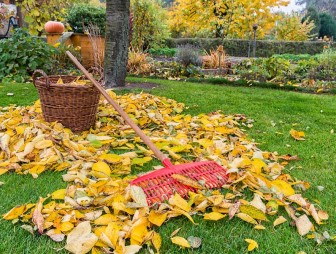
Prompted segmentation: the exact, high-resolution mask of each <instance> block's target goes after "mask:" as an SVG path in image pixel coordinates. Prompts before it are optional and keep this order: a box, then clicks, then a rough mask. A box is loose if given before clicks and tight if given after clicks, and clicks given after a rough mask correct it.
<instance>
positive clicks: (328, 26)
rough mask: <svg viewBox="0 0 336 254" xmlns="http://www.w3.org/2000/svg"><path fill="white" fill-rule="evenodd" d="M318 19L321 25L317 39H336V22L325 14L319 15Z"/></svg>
mask: <svg viewBox="0 0 336 254" xmlns="http://www.w3.org/2000/svg"><path fill="white" fill-rule="evenodd" d="M319 18H320V24H321V27H320V32H319V37H324V36H327V37H329V38H331V37H334V39H336V20H335V19H334V18H333V17H332V16H331V15H329V14H327V13H322V14H320V16H319Z"/></svg>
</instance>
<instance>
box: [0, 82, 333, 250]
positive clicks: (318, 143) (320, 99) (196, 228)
mask: <svg viewBox="0 0 336 254" xmlns="http://www.w3.org/2000/svg"><path fill="white" fill-rule="evenodd" d="M128 80H129V81H131V82H138V83H139V82H145V81H148V82H155V83H157V84H158V85H159V86H158V87H157V88H155V89H151V90H149V91H146V92H150V93H152V94H155V95H159V96H165V97H168V98H172V99H175V100H177V101H179V102H184V103H185V104H186V105H187V106H188V109H187V110H186V111H185V113H188V114H192V115H197V114H200V113H209V112H212V111H216V110H222V111H223V112H224V113H225V114H237V113H239V114H245V115H246V116H247V117H248V118H251V119H254V123H253V125H254V126H253V127H252V128H247V127H245V128H244V129H245V130H246V132H247V133H248V134H249V136H250V139H251V140H252V139H253V140H255V142H257V143H259V147H260V148H261V149H262V150H268V151H278V153H279V154H288V153H289V154H293V155H298V156H299V157H300V159H301V160H299V161H296V162H291V163H290V164H289V165H288V166H287V171H288V172H290V174H291V175H293V176H295V177H297V178H298V179H300V180H306V181H308V182H310V183H311V188H310V189H309V190H308V191H307V192H306V193H305V196H306V197H308V198H309V199H310V200H314V202H315V203H320V205H321V207H322V208H323V209H324V210H327V211H328V213H329V215H330V219H329V221H327V223H326V224H325V225H322V226H320V227H319V228H318V230H319V231H320V232H323V231H328V232H329V234H330V235H335V234H336V231H335V228H336V219H335V215H336V211H335V203H334V202H333V201H334V200H335V198H336V197H335V193H336V187H335V184H334V179H335V177H336V173H335V168H336V157H335V154H336V147H335V145H334V144H335V142H336V134H334V133H333V130H336V124H335V123H336V114H335V113H334V109H335V108H336V101H335V97H334V96H331V95H311V94H302V93H295V92H285V91H279V90H270V89H262V88H252V87H251V88H247V87H230V86H218V85H209V84H193V83H187V82H177V81H164V80H152V79H149V80H146V79H139V78H129V79H128ZM136 91H137V92H140V91H141V90H140V89H137V90H136ZM124 92H127V91H126V90H122V91H118V93H124ZM7 93H14V95H13V96H7ZM0 97H1V100H0V106H6V105H8V104H11V103H16V104H18V105H27V104H31V103H32V102H33V101H34V100H36V99H37V93H36V90H35V89H34V87H33V85H32V84H1V85H0ZM291 128H294V129H296V130H300V131H304V132H305V134H306V140H305V141H295V140H294V139H293V138H292V137H290V135H289V131H290V129H291ZM0 181H2V182H4V183H5V184H4V185H2V186H1V187H0V199H1V200H2V202H1V203H0V214H3V213H5V212H6V211H8V210H9V209H11V208H12V207H14V206H16V205H19V204H22V203H26V202H36V201H37V200H38V197H39V196H46V195H47V194H48V193H51V192H53V191H54V190H56V189H58V188H62V187H63V188H64V187H65V186H66V183H64V182H62V179H61V173H51V172H47V173H44V174H42V175H40V176H39V177H38V178H37V179H32V177H31V176H23V175H15V174H5V175H2V176H0ZM317 186H323V187H324V190H323V191H319V190H318V188H317ZM283 215H284V216H286V217H287V218H288V216H287V215H286V214H285V213H283ZM194 219H195V221H196V222H197V223H199V224H198V225H192V224H191V223H190V222H189V221H188V220H187V219H186V218H177V219H172V220H170V221H168V222H167V223H166V224H165V225H163V226H162V227H161V228H159V229H158V231H159V232H160V233H161V235H162V237H163V246H162V249H161V252H162V253H207V254H210V253H213V254H217V253H246V252H247V247H246V246H247V244H246V242H245V241H244V239H246V238H252V239H254V240H256V241H257V242H258V243H259V249H258V250H256V251H254V252H256V253H298V252H299V251H304V252H306V253H307V254H308V253H333V252H334V251H335V250H334V249H335V242H328V243H323V244H322V245H316V244H315V242H314V241H313V240H308V239H307V238H306V237H300V235H299V234H298V233H297V232H296V229H295V227H292V226H289V225H288V223H285V224H283V225H280V226H278V227H277V228H273V226H272V223H271V222H270V223H268V224H267V229H266V230H264V231H257V230H254V229H253V226H252V225H250V224H247V223H245V222H242V221H241V220H238V219H233V220H231V221H228V220H226V219H224V220H221V221H219V222H211V221H204V220H203V219H202V218H201V217H199V216H194ZM273 219H274V218H273ZM179 227H182V229H181V231H180V233H179V235H180V236H184V237H188V236H191V235H193V236H198V237H201V238H202V241H203V244H202V247H201V248H200V249H198V250H180V248H179V247H178V246H176V245H172V244H171V241H170V240H169V236H170V234H171V233H172V232H173V231H174V230H175V229H177V228H179ZM0 239H1V242H0V253H13V254H16V253H53V252H55V253H56V251H54V248H62V247H63V245H64V244H56V243H53V242H52V241H51V240H49V239H48V238H47V237H45V236H43V237H36V236H35V237H33V236H32V235H30V234H29V233H28V232H27V231H24V230H23V229H21V228H20V227H19V225H15V226H13V225H12V224H11V223H9V222H7V221H3V220H1V221H0ZM58 253H66V251H64V250H61V251H60V252H58ZM142 253H148V251H146V250H145V251H142Z"/></svg>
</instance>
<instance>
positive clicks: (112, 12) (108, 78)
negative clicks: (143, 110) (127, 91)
mask: <svg viewBox="0 0 336 254" xmlns="http://www.w3.org/2000/svg"><path fill="white" fill-rule="evenodd" d="M129 20H130V0H106V35H105V60H104V61H105V62H104V75H105V85H106V87H115V86H125V78H126V65H127V58H128V46H129V30H130V22H129Z"/></svg>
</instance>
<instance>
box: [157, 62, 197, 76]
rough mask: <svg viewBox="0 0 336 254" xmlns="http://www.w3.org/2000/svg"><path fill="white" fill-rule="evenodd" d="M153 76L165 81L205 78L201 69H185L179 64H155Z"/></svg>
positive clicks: (191, 67)
mask: <svg viewBox="0 0 336 254" xmlns="http://www.w3.org/2000/svg"><path fill="white" fill-rule="evenodd" d="M151 76H154V77H158V78H165V79H178V80H180V79H183V78H190V77H203V74H202V70H201V68H200V67H197V66H194V65H189V66H187V67H185V66H184V65H183V64H181V63H178V62H156V61H155V62H153V66H152V72H151Z"/></svg>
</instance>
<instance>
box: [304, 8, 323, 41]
mask: <svg viewBox="0 0 336 254" xmlns="http://www.w3.org/2000/svg"><path fill="white" fill-rule="evenodd" d="M306 20H309V21H313V22H314V25H315V27H314V29H312V30H311V32H310V33H311V35H314V34H315V35H318V34H319V32H320V27H321V24H320V17H319V14H318V12H317V11H316V9H315V8H314V7H309V8H308V9H307V13H306V15H305V16H304V17H303V19H302V23H303V22H304V21H306Z"/></svg>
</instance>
